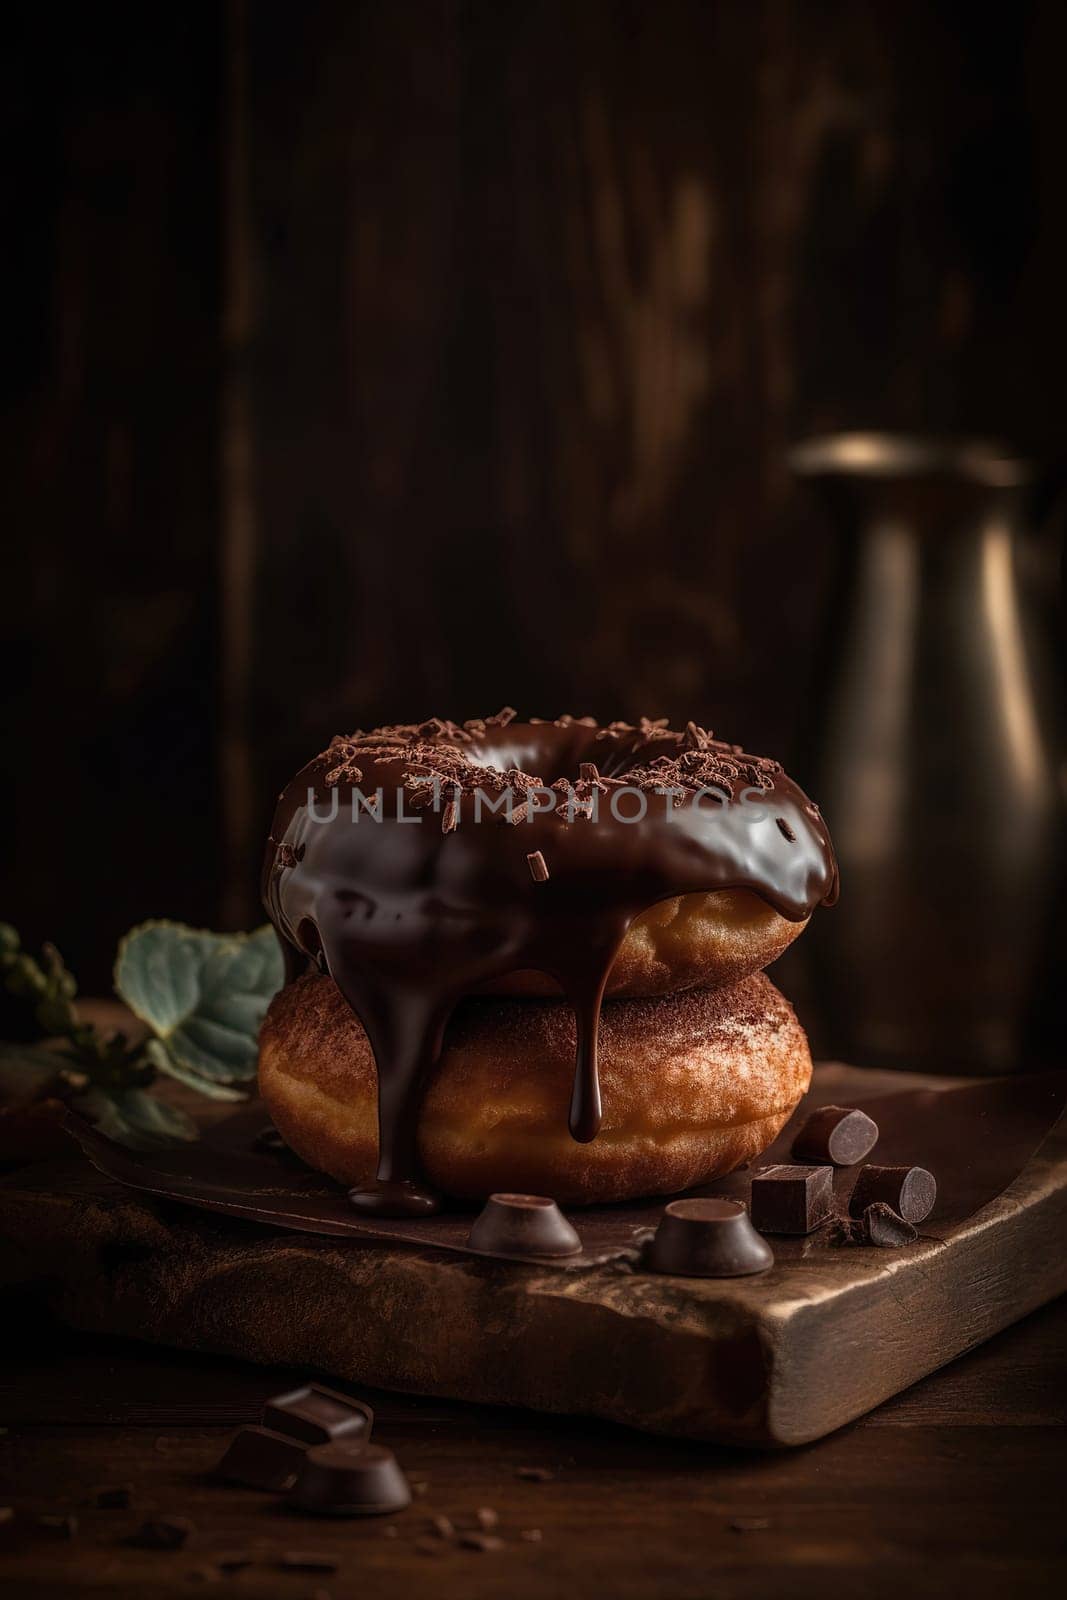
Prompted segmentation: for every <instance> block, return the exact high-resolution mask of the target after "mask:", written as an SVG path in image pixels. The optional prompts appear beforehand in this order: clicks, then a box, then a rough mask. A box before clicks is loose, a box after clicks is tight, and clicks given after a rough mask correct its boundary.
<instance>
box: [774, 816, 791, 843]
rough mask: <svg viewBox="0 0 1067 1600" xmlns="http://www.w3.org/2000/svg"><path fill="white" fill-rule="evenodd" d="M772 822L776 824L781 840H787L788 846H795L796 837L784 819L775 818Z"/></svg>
mask: <svg viewBox="0 0 1067 1600" xmlns="http://www.w3.org/2000/svg"><path fill="white" fill-rule="evenodd" d="M774 820H775V822H777V824H778V832H779V833H780V834H781V835H782V838H783V839H788V840H789V843H790V844H796V842H797V836H796V834H795V833H794V832H793V830H792V828H791V827H790V826H789V824H788V822H787V821H786V820H785V818H784V817H775V819H774Z"/></svg>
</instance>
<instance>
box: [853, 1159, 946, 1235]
mask: <svg viewBox="0 0 1067 1600" xmlns="http://www.w3.org/2000/svg"><path fill="white" fill-rule="evenodd" d="M936 1199H937V1180H936V1179H935V1177H934V1175H933V1173H932V1172H927V1170H926V1168H925V1167H863V1168H862V1169H861V1171H860V1175H859V1177H858V1178H857V1179H856V1187H855V1188H854V1189H853V1191H852V1198H851V1199H850V1200H849V1203H848V1209H849V1210H850V1211H851V1213H852V1215H853V1216H854V1217H862V1216H863V1214H864V1212H865V1211H866V1210H867V1207H868V1206H872V1205H875V1204H877V1203H878V1202H879V1201H882V1202H884V1204H885V1205H887V1206H889V1207H891V1209H892V1210H893V1211H895V1212H896V1214H897V1216H898V1217H903V1219H904V1221H905V1222H912V1223H914V1222H922V1221H923V1220H924V1219H925V1218H926V1217H928V1216H929V1215H930V1213H931V1211H932V1210H933V1209H934V1201H935V1200H936Z"/></svg>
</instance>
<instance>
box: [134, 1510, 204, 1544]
mask: <svg viewBox="0 0 1067 1600" xmlns="http://www.w3.org/2000/svg"><path fill="white" fill-rule="evenodd" d="M195 1532H196V1528H195V1526H194V1525H193V1523H191V1522H190V1521H189V1519H188V1517H149V1519H148V1520H147V1521H146V1522H142V1523H141V1526H140V1527H139V1528H138V1529H137V1531H136V1532H135V1533H131V1534H130V1536H129V1538H128V1539H127V1540H126V1543H127V1544H130V1545H134V1546H136V1548H137V1549H138V1550H180V1549H181V1548H182V1546H183V1545H184V1544H185V1542H186V1540H187V1539H188V1538H189V1537H190V1535H191V1534H194V1533H195Z"/></svg>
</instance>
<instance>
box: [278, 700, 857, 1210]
mask: <svg viewBox="0 0 1067 1600" xmlns="http://www.w3.org/2000/svg"><path fill="white" fill-rule="evenodd" d="M514 716H515V714H514V712H512V711H510V709H509V710H506V711H504V712H501V713H499V714H498V715H497V716H496V717H489V718H487V719H485V721H472V722H468V723H465V724H464V725H463V726H462V727H459V726H457V725H456V724H455V723H451V722H444V721H441V720H440V719H437V718H434V719H432V720H431V721H429V722H425V723H422V724H419V725H417V726H415V725H410V726H409V725H405V726H400V727H391V728H381V729H377V730H375V731H374V732H373V733H369V734H362V733H356V734H353V735H351V736H350V737H348V738H337V739H334V741H333V743H332V744H331V745H330V747H329V749H328V750H326V751H324V752H323V753H322V754H321V755H319V756H317V757H316V758H315V760H314V761H312V762H311V763H310V764H309V765H308V766H306V767H304V768H303V769H302V771H300V772H299V773H298V774H297V775H296V777H295V778H294V779H293V780H292V782H291V783H290V784H289V785H288V787H287V788H286V789H285V790H284V791H283V793H282V795H281V797H280V799H279V802H278V807H277V810H276V812H275V816H274V822H273V826H272V828H271V836H270V840H269V842H268V846H267V854H266V860H265V863H264V876H263V897H264V902H265V904H266V907H267V911H268V914H269V915H270V918H271V920H272V922H273V923H274V926H275V928H276V929H277V930H278V933H279V935H280V937H281V939H282V944H283V949H284V950H285V952H286V962H287V967H286V970H287V976H288V977H290V978H291V977H294V976H297V975H299V973H300V972H301V971H303V970H305V969H306V967H307V964H308V962H313V963H314V964H315V965H317V966H318V968H319V970H320V971H323V972H328V973H329V974H330V976H331V977H332V978H333V979H334V981H335V982H336V984H337V986H338V988H339V989H340V991H341V993H342V994H343V995H344V997H345V999H346V1000H347V1002H348V1004H349V1005H350V1006H351V1007H352V1009H353V1011H354V1012H355V1013H356V1015H357V1016H358V1017H359V1019H360V1021H361V1022H362V1024H363V1027H364V1029H365V1031H366V1033H367V1036H368V1038H369V1040H370V1043H371V1047H372V1049H373V1052H374V1058H375V1062H376V1064H377V1069H378V1122H379V1163H378V1173H377V1178H376V1179H375V1181H374V1182H373V1183H372V1184H369V1185H367V1186H366V1187H365V1188H362V1189H361V1190H360V1191H358V1192H353V1196H352V1200H353V1204H355V1205H357V1206H358V1207H360V1208H361V1209H365V1210H369V1211H377V1212H379V1213H380V1214H390V1213H392V1214H411V1213H415V1212H428V1211H432V1210H435V1209H436V1208H437V1206H438V1204H439V1201H438V1197H437V1195H436V1194H435V1193H433V1192H432V1191H431V1190H429V1189H428V1188H427V1187H426V1186H425V1185H424V1184H423V1183H422V1182H420V1175H419V1172H418V1168H417V1156H416V1137H415V1136H416V1127H417V1122H418V1114H419V1104H420V1097H421V1091H422V1086H423V1084H424V1082H425V1079H426V1074H427V1072H428V1071H429V1069H430V1068H431V1067H432V1066H433V1064H434V1062H435V1061H436V1060H437V1058H438V1056H439V1054H440V1050H441V1042H442V1037H443V1034H444V1029H445V1026H446V1024H447V1022H448V1019H449V1017H450V1015H451V1014H452V1011H453V1009H454V1008H455V1006H456V1004H457V1002H458V1001H459V1000H460V999H461V998H462V997H463V996H464V995H468V994H470V993H472V992H473V991H476V990H478V989H479V988H481V987H482V986H484V985H486V984H488V983H489V982H491V981H492V980H493V979H497V978H500V977H501V976H503V975H504V974H507V973H514V972H516V971H527V970H533V971H536V972H542V973H546V974H548V975H549V977H551V978H552V979H553V980H554V981H555V983H556V984H558V986H559V988H560V989H561V990H562V992H563V994H564V996H565V997H566V999H567V1000H568V1001H569V1002H570V1004H571V1006H572V1007H573V1009H574V1014H575V1021H576V1064H575V1073H574V1083H573V1091H572V1096H571V1106H570V1118H569V1126H570V1131H571V1134H572V1135H573V1137H574V1138H575V1139H576V1140H578V1141H580V1142H588V1141H589V1140H591V1139H594V1138H595V1137H596V1134H597V1130H598V1128H599V1126H600V1117H601V1104H600V1084H599V1078H598V1072H597V1033H598V1023H599V1016H600V1006H601V1001H602V998H603V995H604V989H605V985H606V983H607V978H608V974H609V972H610V970H611V967H612V963H613V962H614V960H615V956H616V953H617V952H618V950H619V947H620V945H621V943H622V941H623V939H624V938H625V936H626V933H627V930H628V929H629V927H630V925H631V924H632V923H633V922H634V920H635V919H636V918H637V917H639V916H640V915H641V913H642V912H644V911H645V910H647V909H648V908H649V907H651V906H653V905H656V904H657V903H658V902H660V901H663V900H666V899H669V898H672V897H675V896H679V895H686V894H695V893H707V892H711V891H714V890H719V889H735V890H736V889H745V890H749V891H751V892H752V893H754V894H755V895H757V896H759V897H760V898H761V899H763V900H765V901H766V902H767V903H768V904H769V905H770V906H772V907H773V908H774V909H775V910H776V911H777V912H778V913H779V914H780V915H781V916H782V917H784V918H786V919H787V920H789V921H791V922H797V923H799V922H803V921H804V920H805V919H806V918H807V917H808V916H809V915H810V914H811V912H812V910H813V909H814V908H815V906H816V905H817V904H819V903H820V902H821V903H823V904H830V903H832V902H833V900H834V898H835V897H836V892H837V867H836V863H835V860H834V854H833V848H832V846H831V843H830V838H829V834H828V833H827V830H826V827H825V824H824V823H823V821H822V818H821V816H820V815H819V812H818V809H817V807H815V806H814V805H813V804H812V803H811V802H810V801H809V800H808V799H807V798H806V797H805V795H804V794H803V793H802V792H801V791H800V790H799V789H798V788H797V786H796V785H795V784H794V783H793V782H792V781H791V780H790V779H789V778H788V777H786V775H785V773H784V772H783V771H782V769H781V767H780V766H779V765H778V763H777V762H773V761H768V760H766V759H764V758H762V757H757V756H750V755H746V754H745V753H744V751H743V750H742V749H741V747H740V746H738V745H729V744H724V743H722V742H721V741H719V740H716V739H714V738H712V736H711V735H710V734H709V733H707V732H706V731H705V730H704V729H702V728H699V727H697V726H696V725H695V724H693V723H689V724H688V725H687V728H686V730H685V732H684V733H677V732H673V731H672V730H671V729H669V728H668V727H667V726H666V723H665V722H650V721H648V720H647V719H642V722H641V723H640V725H639V726H637V727H632V726H631V725H629V724H627V723H612V724H610V725H609V726H608V727H600V726H598V725H597V724H596V723H595V722H594V721H593V720H592V719H591V718H581V719H578V720H575V719H574V718H572V717H560V718H559V719H558V720H557V721H556V722H552V723H549V722H536V721H534V722H529V723H519V722H516V721H515V720H514ZM536 773H544V774H546V775H547V780H548V781H547V783H546V782H544V781H543V780H542V778H541V777H538V776H534V775H533V774H536Z"/></svg>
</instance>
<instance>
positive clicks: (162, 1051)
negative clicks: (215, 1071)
mask: <svg viewBox="0 0 1067 1600" xmlns="http://www.w3.org/2000/svg"><path fill="white" fill-rule="evenodd" d="M144 1053H145V1055H146V1056H147V1058H148V1060H149V1061H150V1062H151V1063H152V1065H153V1066H154V1067H155V1069H156V1071H157V1072H162V1073H163V1074H164V1075H165V1076H166V1077H168V1078H174V1079H176V1080H177V1082H178V1083H184V1084H187V1085H188V1087H189V1088H190V1089H195V1090H196V1091H197V1093H198V1094H202V1095H204V1097H205V1098H206V1099H208V1100H231V1101H232V1100H247V1099H248V1096H247V1094H243V1093H242V1092H241V1090H240V1089H231V1088H230V1086H229V1084H226V1083H213V1082H212V1080H211V1079H210V1078H202V1077H201V1076H200V1074H199V1073H198V1072H189V1071H188V1070H187V1069H186V1068H185V1067H183V1066H182V1064H181V1062H180V1061H175V1060H174V1058H173V1056H172V1055H171V1054H170V1051H169V1050H168V1049H167V1047H166V1045H165V1044H164V1043H163V1041H162V1039H149V1041H148V1043H147V1044H146V1045H145V1048H144Z"/></svg>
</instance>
